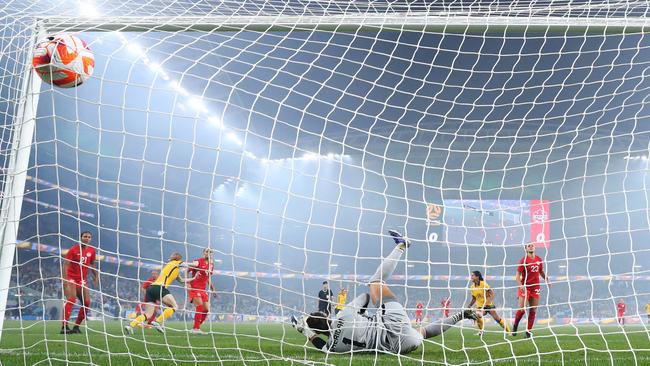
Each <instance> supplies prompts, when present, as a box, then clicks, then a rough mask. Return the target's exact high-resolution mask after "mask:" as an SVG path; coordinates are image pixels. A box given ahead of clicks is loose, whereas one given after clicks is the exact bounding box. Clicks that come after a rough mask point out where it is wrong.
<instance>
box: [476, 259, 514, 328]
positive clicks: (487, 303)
mask: <svg viewBox="0 0 650 366" xmlns="http://www.w3.org/2000/svg"><path fill="white" fill-rule="evenodd" d="M469 289H470V291H471V292H472V300H471V301H470V303H469V304H468V305H467V307H468V308H471V307H472V306H473V305H474V304H476V308H477V309H478V311H477V312H476V313H477V315H478V316H479V317H478V319H476V325H477V326H478V333H476V335H477V336H479V337H480V336H483V328H484V327H485V321H484V320H483V317H484V316H485V314H486V313H487V314H490V315H491V316H492V319H494V321H495V322H497V323H499V325H500V326H501V328H503V329H504V330H505V331H506V332H507V333H510V327H509V326H508V324H506V321H505V319H503V318H501V317H500V316H499V314H497V311H496V310H495V309H496V307H495V306H494V291H492V289H491V288H490V285H488V283H487V282H485V280H484V279H483V275H482V274H481V272H479V271H474V272H472V275H471V285H470V287H469Z"/></svg>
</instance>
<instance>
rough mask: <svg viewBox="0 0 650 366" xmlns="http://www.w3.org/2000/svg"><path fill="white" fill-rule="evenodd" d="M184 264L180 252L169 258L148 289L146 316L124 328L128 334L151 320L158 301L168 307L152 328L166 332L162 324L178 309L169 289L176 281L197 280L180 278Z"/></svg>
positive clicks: (145, 299)
mask: <svg viewBox="0 0 650 366" xmlns="http://www.w3.org/2000/svg"><path fill="white" fill-rule="evenodd" d="M182 263H183V256H182V255H181V254H180V253H178V252H174V253H172V255H171V256H170V257H169V262H167V264H165V266H164V267H163V269H162V271H160V275H159V276H158V278H157V279H156V280H155V281H154V282H153V283H152V284H151V286H149V287H148V288H147V292H146V293H145V295H144V302H145V306H144V314H140V315H138V316H137V317H136V318H135V319H133V321H131V324H128V325H126V326H124V330H126V332H127V333H129V334H133V328H135V327H137V326H142V325H143V322H144V321H145V320H147V319H149V318H151V316H152V315H153V312H154V308H155V306H156V302H158V301H160V302H162V303H163V304H164V305H166V306H167V308H166V309H165V310H163V312H162V314H160V315H159V316H158V317H157V318H156V320H155V321H153V322H151V326H152V327H153V328H154V329H156V330H157V331H159V332H160V333H164V332H165V330H164V329H163V327H162V325H160V323H162V322H163V321H164V320H165V319H167V318H169V317H171V316H172V315H174V312H175V311H176V309H178V304H177V303H176V299H175V298H174V295H172V294H171V293H170V292H169V290H168V289H167V287H168V286H169V285H171V284H172V282H174V280H176V281H178V282H180V283H186V282H189V281H192V280H194V278H195V277H192V278H187V277H185V278H182V277H180V276H179V273H180V271H181V268H180V267H181V264H182Z"/></svg>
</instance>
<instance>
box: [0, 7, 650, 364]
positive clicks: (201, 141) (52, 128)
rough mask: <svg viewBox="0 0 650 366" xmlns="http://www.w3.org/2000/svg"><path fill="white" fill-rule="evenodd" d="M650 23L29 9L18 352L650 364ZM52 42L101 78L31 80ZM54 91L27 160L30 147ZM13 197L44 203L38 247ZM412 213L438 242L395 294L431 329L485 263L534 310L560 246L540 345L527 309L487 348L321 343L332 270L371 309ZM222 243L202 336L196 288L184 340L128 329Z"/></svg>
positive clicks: (577, 16) (424, 238) (623, 17)
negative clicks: (528, 288) (175, 267)
mask: <svg viewBox="0 0 650 366" xmlns="http://www.w3.org/2000/svg"><path fill="white" fill-rule="evenodd" d="M646 12H647V4H645V3H643V2H611V1H610V2H601V1H565V2H561V3H558V2H527V1H521V2H515V3H512V2H479V1H475V2H469V1H467V2H465V1H462V2H453V3H449V4H433V5H425V4H419V3H418V4H407V3H403V2H399V3H391V4H388V3H383V2H382V3H378V2H353V3H349V2H332V1H322V2H321V1H317V2H311V1H310V2H304V1H290V2H278V1H244V2H219V3H216V4H215V3H212V2H208V1H201V2H191V1H185V2H174V1H155V0H154V1H104V2H95V3H93V2H91V1H83V2H81V1H72V0H70V1H60V0H52V1H34V2H22V1H13V2H7V3H6V4H5V5H4V7H3V8H2V9H0V18H1V19H2V24H3V26H2V32H1V33H0V46H1V49H2V57H1V58H0V69H1V72H0V82H1V84H0V96H1V99H0V115H1V116H2V121H3V124H2V131H1V132H0V163H1V164H2V168H3V174H2V175H1V176H0V177H1V178H0V183H1V184H0V186H1V187H2V189H3V192H5V193H4V194H5V197H4V199H3V206H2V207H3V210H2V223H3V226H2V230H3V231H2V237H3V253H2V255H3V257H7V256H8V258H9V259H12V260H13V264H12V265H11V267H9V265H8V264H6V265H4V268H3V269H11V278H10V282H9V287H8V296H7V305H6V312H5V319H6V320H5V322H4V328H3V330H2V339H1V340H0V361H1V362H2V364H7V365H15V364H20V365H22V364H24V365H31V364H47V365H52V364H62V363H71V364H72V363H77V364H97V365H113V364H117V365H122V364H132V365H153V364H156V365H157V364H176V365H179V364H212V363H221V364H242V363H246V364H259V363H262V364H286V363H299V364H303V363H316V364H342V365H352V364H354V365H357V364H361V365H365V364H368V365H375V364H385V363H389V362H398V363H399V364H454V365H455V364H469V363H472V364H495V363H501V362H504V361H505V362H508V363H513V364H535V363H544V364H546V363H552V362H555V363H567V364H584V363H588V364H600V363H602V362H605V363H610V364H614V363H616V364H634V365H641V364H646V363H647V362H648V358H649V357H650V345H649V344H648V341H649V338H648V335H647V329H646V326H645V323H646V321H647V320H648V318H646V310H647V311H648V314H650V307H648V308H646V304H649V303H650V285H649V283H650V282H648V281H649V280H650V274H649V273H648V270H649V268H648V267H647V262H648V259H650V253H649V249H650V247H649V246H648V244H647V238H648V234H649V232H648V225H649V218H648V197H647V193H646V192H647V190H646V182H647V181H648V177H647V176H646V172H647V167H648V165H647V164H648V163H647V161H648V156H649V155H650V152H649V151H648V149H649V146H648V143H649V141H648V131H649V130H648V126H650V125H649V124H648V121H647V119H648V115H649V111H648V108H647V101H646V99H647V90H648V89H649V88H650V85H648V81H647V80H646V73H647V68H648V64H649V62H650V60H649V58H648V57H649V56H648V55H650V53H649V52H648V47H649V46H650V43H649V41H648V39H647V37H646V36H645V34H646V33H645V31H646V28H644V27H645V22H646V18H645V16H646ZM39 31H40V32H42V33H43V34H50V33H54V32H74V33H75V34H76V35H77V36H79V37H81V38H83V39H84V40H85V41H86V42H88V44H89V45H90V48H91V49H92V51H93V53H94V55H95V72H94V75H93V77H92V78H91V79H90V80H89V81H88V82H87V83H85V84H84V85H82V86H80V87H77V88H72V89H60V88H56V87H53V86H51V85H49V84H42V86H41V89H40V90H33V91H31V93H28V92H27V91H28V83H26V81H27V80H28V79H26V77H27V75H28V74H27V72H29V70H30V68H31V66H30V62H31V49H32V48H31V47H32V46H31V43H30V42H33V41H34V38H35V34H36V33H37V32H39ZM34 96H37V97H38V110H37V113H36V120H35V125H36V126H35V133H34V138H33V142H32V143H31V152H30V155H29V164H28V166H27V167H24V168H22V170H21V168H20V164H18V163H14V164H13V165H12V163H11V161H12V159H14V158H15V157H16V156H17V155H16V153H12V151H15V150H16V149H17V145H16V144H17V143H18V140H17V139H16V134H17V132H16V131H20V129H19V127H21V126H25V125H26V121H25V120H24V119H25V118H24V113H23V112H22V111H24V109H21V105H24V104H25V103H26V101H28V100H29V98H32V97H34ZM22 143H24V144H27V145H26V146H30V144H29V141H22ZM12 149H13V150H12ZM12 154H13V155H12ZM25 169H27V170H26V177H25V190H24V196H23V197H20V192H15V191H12V187H15V184H19V183H20V181H21V178H20V173H23V174H24V173H25ZM9 182H10V183H11V184H7V183H9ZM13 189H15V188H13ZM8 197H14V198H18V202H20V200H22V213H21V214H20V220H19V224H20V225H19V230H18V234H17V237H16V238H12V235H11V230H10V229H7V227H10V226H11V227H15V224H16V218H15V217H12V212H14V214H15V211H12V210H10V209H9V206H10V203H11V202H16V200H10V199H8ZM5 224H8V225H9V226H7V225H5ZM12 225H13V226H12ZM391 228H396V229H398V230H400V231H405V232H407V233H408V236H409V237H410V238H411V240H412V243H413V245H412V246H411V247H410V248H409V250H408V252H407V253H406V255H404V256H403V257H402V258H401V260H400V262H399V264H398V266H397V269H396V272H395V274H394V275H393V276H392V277H391V279H390V280H389V281H388V285H389V286H390V288H391V289H392V290H393V292H395V294H396V297H397V299H398V301H399V303H400V304H401V305H402V306H403V307H404V308H405V311H406V314H407V315H408V316H409V317H411V318H412V319H413V320H414V322H415V319H416V317H418V311H417V310H416V307H417V304H418V303H420V304H422V307H423V310H422V318H423V319H422V323H423V324H429V323H430V322H434V321H436V320H437V319H439V318H443V317H444V316H445V312H446V311H447V310H446V309H445V308H449V310H448V312H449V315H453V314H454V313H456V312H457V311H458V309H461V308H465V307H467V305H468V304H469V303H470V300H471V297H472V295H471V293H470V292H469V291H468V286H469V285H468V281H469V273H470V272H471V271H480V272H482V274H483V276H484V277H485V279H486V281H487V282H488V283H489V284H490V286H491V288H492V289H493V291H494V305H495V306H496V311H497V313H498V314H499V315H500V316H501V317H504V318H505V319H506V322H507V323H508V324H509V325H511V324H512V322H513V318H515V317H516V312H517V309H518V307H519V305H518V299H517V291H518V284H517V283H516V282H515V281H514V276H515V273H516V272H517V267H518V264H519V261H520V259H522V257H523V256H524V250H523V243H525V242H529V241H536V242H537V246H538V249H537V255H538V256H540V257H541V258H542V260H543V265H544V269H545V270H546V273H547V274H548V275H549V277H550V281H551V282H552V287H551V288H550V289H549V288H548V287H547V286H546V285H545V284H544V283H543V281H542V286H541V291H540V303H539V306H538V307H537V315H536V316H537V319H536V322H535V325H534V327H533V328H532V332H533V334H534V338H533V340H528V339H526V338H524V336H523V330H525V328H526V327H527V324H528V320H527V318H528V317H529V316H530V312H528V313H527V314H528V315H526V316H524V318H523V320H522V321H521V323H520V324H519V335H518V336H517V337H511V336H507V337H505V336H504V333H503V331H502V330H501V328H500V327H499V326H498V325H496V324H495V323H494V322H493V321H492V320H490V319H491V317H490V316H487V315H486V317H485V324H486V325H485V331H484V334H483V336H482V337H480V336H476V335H475V333H476V332H477V331H478V330H477V326H476V325H475V324H473V323H472V322H471V321H464V322H459V323H457V324H456V325H455V326H454V327H452V328H451V329H450V330H449V331H447V332H445V333H444V334H443V335H442V336H439V337H434V338H430V339H427V340H425V341H424V342H423V344H422V345H421V347H419V348H418V350H417V351H415V352H411V353H409V354H405V355H401V356H395V355H390V354H375V353H359V352H355V353H352V354H343V355H336V354H327V355H326V354H324V353H321V352H319V351H317V350H316V349H315V348H314V347H313V346H312V344H311V343H309V342H307V340H306V339H305V337H304V336H303V335H301V334H299V333H298V332H296V331H295V330H294V329H293V328H292V327H291V326H289V325H287V323H288V321H289V317H290V316H291V315H303V314H307V313H311V312H313V311H315V310H317V309H318V296H317V295H318V292H319V290H320V289H321V284H322V282H323V281H325V280H328V281H329V285H330V287H331V289H332V290H333V298H332V302H333V303H334V304H335V303H336V302H337V301H338V296H337V295H338V292H339V290H340V289H341V288H347V289H348V290H349V295H348V296H347V300H348V301H349V300H351V299H352V298H354V297H355V296H357V295H359V294H361V293H363V292H367V291H368V286H367V285H366V283H367V281H368V280H369V279H370V276H371V275H372V274H373V273H374V272H375V270H376V268H377V265H378V264H379V263H380V260H381V258H384V257H386V256H387V255H388V254H389V253H390V251H391V250H392V248H393V243H392V240H390V239H389V238H388V237H387V236H386V235H387V230H388V229H391ZM84 230H88V231H90V232H92V233H93V235H94V238H93V242H92V243H93V246H95V247H96V248H97V250H98V255H99V256H98V261H97V263H98V268H99V272H100V281H99V284H98V285H97V286H95V285H90V295H91V300H92V301H91V305H90V314H89V318H88V320H87V321H85V322H83V324H82V325H83V326H82V328H81V331H82V333H81V334H68V335H60V334H59V329H60V326H61V318H62V316H64V312H65V309H64V301H63V298H64V295H63V287H62V280H61V279H62V277H63V276H65V273H64V271H63V268H62V264H63V261H62V257H63V256H64V255H65V253H66V252H67V250H68V249H69V248H70V247H72V245H73V244H74V243H75V242H77V241H78V238H79V234H80V232H82V231H84ZM8 233H9V234H8ZM13 243H18V244H17V247H16V249H15V252H13V246H12V245H11V244H13ZM205 247H210V248H212V249H214V250H215V260H216V261H215V268H216V270H217V272H216V274H215V275H214V276H213V281H214V286H215V288H216V293H217V294H218V298H212V299H211V300H210V309H209V314H208V318H207V320H206V321H205V322H204V323H203V325H202V329H203V331H205V332H207V333H208V334H207V335H199V334H194V333H192V332H191V329H192V327H193V324H194V318H195V313H194V311H195V307H194V305H193V304H191V303H190V299H188V294H187V291H186V289H184V288H183V286H181V285H174V286H171V287H170V290H171V293H172V294H173V295H174V297H175V298H176V300H177V302H178V304H179V309H178V311H177V312H176V313H175V314H174V315H173V317H172V318H170V319H169V320H168V321H166V322H165V324H164V327H165V329H166V333H165V334H164V335H161V334H158V333H157V332H155V331H154V330H152V329H151V330H150V329H144V330H141V329H137V330H136V333H135V334H134V335H124V332H123V329H122V326H123V325H124V324H128V322H129V321H131V319H130V318H129V314H130V313H132V312H133V311H134V309H135V307H136V306H137V305H138V304H139V303H140V302H141V301H142V298H143V296H144V290H142V289H141V286H142V284H143V282H144V281H145V280H146V279H147V278H148V277H149V276H150V271H151V270H153V269H157V268H159V267H160V266H161V265H163V264H164V263H165V262H166V261H167V258H168V257H169V255H170V253H172V252H174V251H178V252H180V253H182V255H183V257H184V258H186V259H187V260H193V259H196V258H199V257H201V250H202V248H205ZM7 253H9V254H7ZM0 290H7V288H6V287H5V288H4V289H0ZM446 298H448V299H449V300H450V304H448V305H443V303H444V299H446ZM621 300H622V301H623V302H624V303H625V304H626V311H625V314H624V316H622V317H621V318H622V319H624V320H625V326H622V324H621V325H619V324H618V323H617V320H619V319H617V315H618V314H617V303H618V302H619V301H621ZM334 304H332V307H334ZM79 305H80V303H78V304H76V305H75V307H74V309H73V313H72V315H71V318H70V319H71V320H70V321H71V322H74V321H75V317H76V316H77V313H78V309H79ZM527 310H528V309H527ZM369 312H370V313H371V314H374V313H375V310H374V309H371V310H369ZM380 313H381V312H380ZM648 316H650V315H648ZM414 326H417V325H415V324H414Z"/></svg>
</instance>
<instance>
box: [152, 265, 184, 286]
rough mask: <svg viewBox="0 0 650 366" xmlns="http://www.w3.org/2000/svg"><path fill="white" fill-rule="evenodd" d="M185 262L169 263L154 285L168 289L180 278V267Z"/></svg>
mask: <svg viewBox="0 0 650 366" xmlns="http://www.w3.org/2000/svg"><path fill="white" fill-rule="evenodd" d="M181 263H183V261H169V262H167V264H165V266H164V267H163V269H162V270H161V271H160V276H158V278H156V280H155V281H153V283H152V285H159V286H163V287H167V286H169V285H171V284H172V282H174V280H176V279H177V278H178V274H179V272H180V270H181V269H180V266H181Z"/></svg>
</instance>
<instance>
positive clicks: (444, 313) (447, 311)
mask: <svg viewBox="0 0 650 366" xmlns="http://www.w3.org/2000/svg"><path fill="white" fill-rule="evenodd" d="M442 316H444V317H445V318H446V317H448V316H449V309H445V310H443V311H442Z"/></svg>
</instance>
